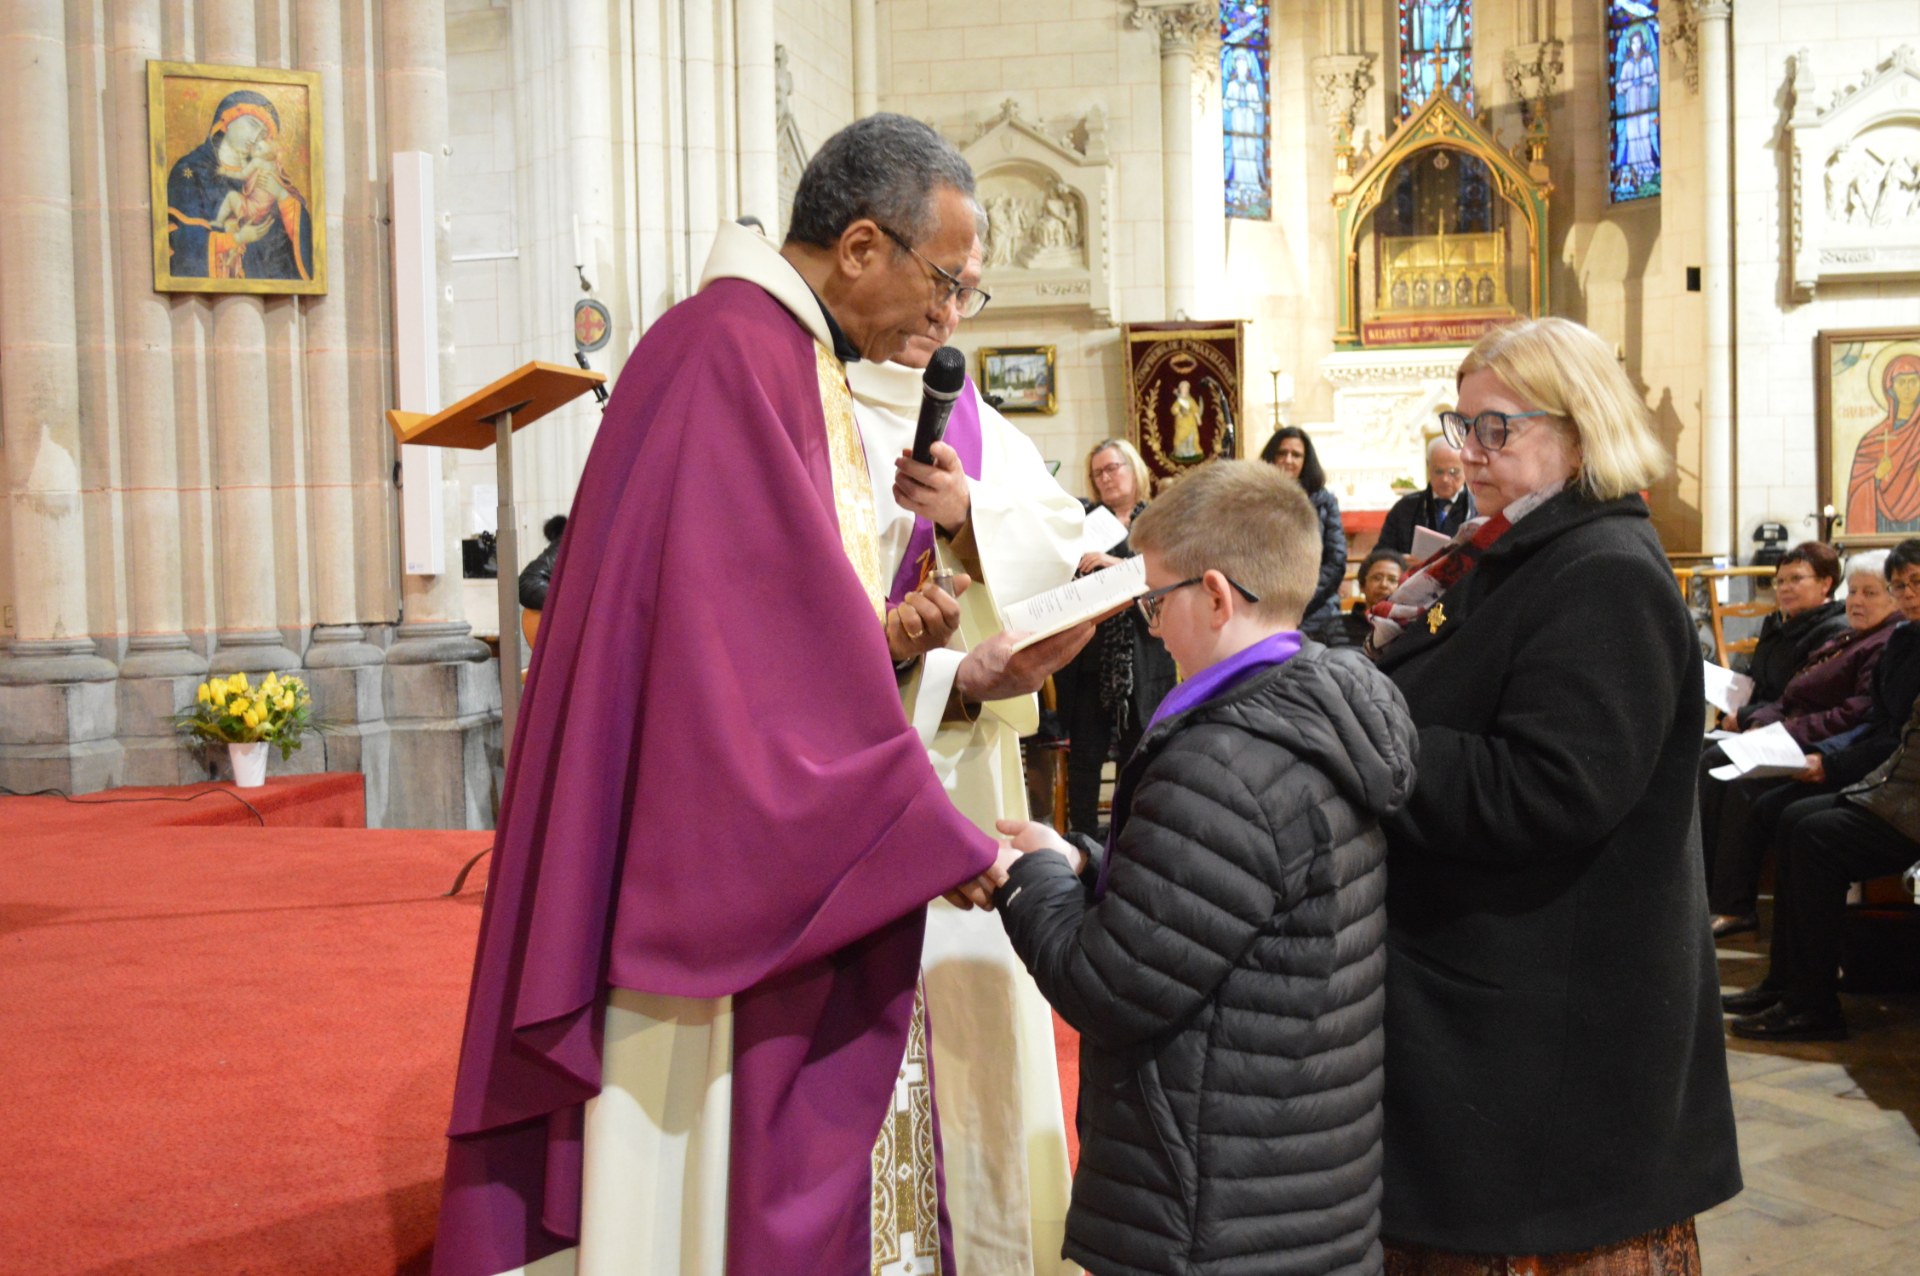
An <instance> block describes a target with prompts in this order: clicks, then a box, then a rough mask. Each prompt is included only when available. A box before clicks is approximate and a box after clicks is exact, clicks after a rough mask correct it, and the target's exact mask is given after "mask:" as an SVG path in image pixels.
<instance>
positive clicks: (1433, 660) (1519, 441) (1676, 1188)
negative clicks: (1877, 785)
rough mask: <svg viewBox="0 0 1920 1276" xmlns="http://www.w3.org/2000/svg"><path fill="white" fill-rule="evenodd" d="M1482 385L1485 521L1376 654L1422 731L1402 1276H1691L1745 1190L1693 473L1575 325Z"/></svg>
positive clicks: (1405, 908)
mask: <svg viewBox="0 0 1920 1276" xmlns="http://www.w3.org/2000/svg"><path fill="white" fill-rule="evenodd" d="M1458 384H1459V411H1458V412H1449V413H1444V414H1442V418H1441V420H1442V425H1443V428H1444V429H1445V431H1446V433H1447V436H1448V439H1449V441H1450V442H1452V443H1454V444H1455V445H1456V446H1457V447H1459V448H1460V449H1461V454H1462V458H1463V461H1464V464H1465V467H1466V471H1467V479H1468V483H1469V485H1470V486H1471V487H1472V489H1473V495H1474V500H1475V503H1476V504H1477V506H1478V509H1479V516H1478V517H1476V518H1475V519H1473V520H1472V521H1470V522H1469V523H1468V524H1467V525H1466V526H1465V527H1464V528H1462V530H1461V532H1460V533H1459V534H1458V535H1457V536H1456V538H1455V540H1454V543H1453V546H1452V547H1451V548H1450V549H1449V550H1448V551H1446V552H1445V553H1443V554H1442V555H1440V556H1438V557H1437V558H1436V559H1435V561H1433V562H1432V563H1430V564H1428V565H1427V566H1426V567H1425V568H1423V569H1422V570H1421V571H1419V572H1416V573H1415V574H1414V575H1412V576H1410V577H1409V578H1407V580H1406V581H1405V582H1403V583H1402V584H1401V586H1400V588H1399V589H1398V590H1396V591H1395V593H1394V595H1393V597H1392V598H1391V599H1390V603H1391V610H1392V619H1393V620H1394V621H1395V622H1396V623H1397V624H1398V626H1399V628H1398V632H1397V635H1393V636H1389V637H1388V638H1387V640H1386V641H1384V642H1383V641H1381V637H1382V635H1381V633H1380V632H1379V631H1378V630H1376V634H1375V640H1374V649H1375V651H1376V654H1377V657H1378V659H1379V662H1380V668H1381V669H1382V670H1383V671H1384V672H1386V673H1387V675H1388V676H1389V677H1391V678H1392V679H1393V681H1394V683H1395V684H1396V685H1397V686H1398V687H1399V688H1400V689H1401V691H1402V693H1404V694H1405V696H1406V698H1407V704H1408V708H1409V710H1410V711H1411V713H1412V715H1413V720H1414V723H1415V724H1416V725H1417V726H1418V727H1419V729H1420V772H1419V778H1418V782H1417V784H1416V786H1415V789H1414V795H1413V799H1412V801H1411V802H1410V803H1409V804H1408V806H1407V808H1406V809H1405V810H1404V811H1402V812H1401V813H1400V814H1399V815H1397V816H1394V817H1393V818H1392V819H1391V820H1389V821H1388V823H1387V836H1388V848H1389V850H1388V869H1387V877H1388V896H1387V922H1388V938H1387V945H1388V975H1387V1093H1386V1115H1387V1136H1386V1169H1385V1176H1384V1177H1385V1201H1384V1205H1383V1216H1382V1231H1383V1233H1384V1235H1385V1236H1386V1238H1387V1240H1388V1251H1387V1272H1388V1274H1389V1276H1454V1274H1455V1273H1467V1272H1473V1273H1478V1272H1483V1271H1486V1270H1490V1268H1488V1267H1487V1266H1486V1263H1487V1262H1488V1260H1489V1256H1494V1258H1495V1261H1497V1259H1498V1257H1499V1256H1505V1257H1507V1258H1511V1259H1514V1260H1521V1259H1526V1260H1533V1262H1532V1265H1531V1266H1529V1267H1528V1270H1530V1271H1534V1270H1537V1271H1539V1272H1541V1273H1545V1274H1549V1276H1572V1274H1574V1273H1598V1272H1613V1271H1616V1270H1618V1271H1628V1270H1631V1271H1634V1272H1637V1273H1645V1274H1646V1276H1695V1274H1697V1273H1698V1271H1699V1251H1698V1243H1697V1241H1696V1239H1695V1236H1694V1227H1693V1216H1694V1215H1695V1214H1697V1213H1699V1212H1700V1211H1702V1210H1705V1209H1707V1208H1709V1207H1710V1206H1713V1205H1716V1204H1718V1203H1719V1202H1721V1201H1724V1200H1726V1199H1727V1198H1728V1197H1730V1196H1732V1195H1733V1194H1734V1193H1736V1192H1738V1191H1739V1190H1740V1169H1739V1162H1738V1156H1737V1152H1736V1149H1735V1144H1734V1126H1733V1108H1732V1100H1731V1096H1730V1094H1729V1090H1728V1085H1727V1067H1726V1054H1725V1046H1724V1044H1723V1039H1722V1036H1721V1027H1720V1006H1719V980H1718V976H1717V974H1716V971H1715V966H1714V953H1713V944H1712V940H1711V938H1710V936H1709V934H1708V929H1707V901H1706V893H1705V889H1704V883H1703V882H1702V880H1701V874H1700V870H1699V867H1698V865H1699V854H1700V852H1699V848H1698V843H1697V841H1695V840H1694V839H1695V837H1696V834H1695V815H1694V771H1695V767H1696V766H1697V764H1698V761H1699V757H1700V705H1701V666H1700V651H1699V647H1698V646H1697V644H1696V640H1695V637H1694V632H1693V626H1692V623H1691V621H1690V620H1689V618H1688V616H1687V612H1686V608H1685V606H1684V605H1683V603H1682V601H1681V599H1680V595H1679V591H1678V590H1676V589H1675V588H1674V584H1673V577H1672V575H1671V573H1670V570H1669V568H1668V565H1667V562H1666V558H1665V555H1664V554H1663V552H1662V550H1661V547H1660V542H1659V540H1658V539H1657V538H1656V537H1655V535H1654V533H1653V529H1652V527H1651V526H1650V525H1649V522H1648V518H1647V508H1646V506H1645V504H1644V503H1643V502H1642V501H1641V499H1640V497H1639V496H1638V495H1637V493H1638V492H1639V490H1640V489H1642V488H1645V487H1647V486H1649V485H1650V484H1651V483H1652V482H1654V481H1655V480H1656V479H1657V478H1658V477H1659V476H1660V475H1661V474H1662V473H1663V472H1664V471H1665V470H1666V468H1667V465H1668V459H1667V455H1666V452H1665V450H1664V449H1663V448H1662V447H1661V446H1660V444H1659V443H1658V442H1657V440H1656V439H1655V437H1654V434H1653V430H1652V425H1651V421H1650V419H1649V416H1648V413H1647V410H1646V408H1645V407H1644V405H1643V404H1642V403H1641V402H1640V400H1639V398H1638V396H1637V395H1636V394H1635V393H1634V391H1633V387H1632V386H1631V385H1630V384H1629V383H1628V381H1627V378H1626V375H1625V374H1624V373H1623V372H1622V371H1621V369H1620V366H1619V364H1618V363H1617V362H1616V361H1615V359H1614V357H1613V352H1612V350H1611V348H1610V347H1609V346H1608V345H1607V344H1606V343H1605V342H1604V341H1602V340H1601V339H1600V338H1599V337H1597V336H1595V335H1594V334H1593V333H1591V332H1589V331H1588V330H1586V329H1585V328H1582V327H1580V326H1579V325H1578V324H1574V323H1571V322H1569V321H1567V320H1563V319H1539V320H1529V321H1524V322H1522V323H1519V324H1516V325H1513V326H1511V327H1508V328H1505V329H1501V330H1499V331H1497V332H1493V333H1490V334H1488V335H1487V336H1486V337H1484V338H1482V340H1481V341H1480V343H1479V344H1478V345H1476V346H1475V347H1474V349H1473V351H1472V352H1471V353H1470V354H1469V355H1468V356H1467V358H1466V361H1465V362H1464V363H1462V364H1461V367H1460V373H1459V378H1458ZM1491 1270H1512V1268H1511V1267H1504V1268H1494V1269H1491Z"/></svg>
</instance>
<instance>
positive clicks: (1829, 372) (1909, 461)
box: [1814, 328, 1920, 549]
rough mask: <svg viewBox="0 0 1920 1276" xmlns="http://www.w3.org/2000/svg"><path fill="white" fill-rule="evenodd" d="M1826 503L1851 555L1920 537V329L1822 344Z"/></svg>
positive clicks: (1839, 335) (1857, 334) (1857, 331)
mask: <svg viewBox="0 0 1920 1276" xmlns="http://www.w3.org/2000/svg"><path fill="white" fill-rule="evenodd" d="M1814 347H1815V351H1816V355H1815V364H1814V372H1815V374H1816V377H1815V384H1816V386H1817V392H1816V395H1817V397H1816V399H1815V409H1816V416H1817V422H1818V426H1819V434H1818V442H1819V455H1820V501H1821V504H1822V505H1829V506H1832V507H1834V511H1835V513H1837V514H1838V515H1839V516H1840V527H1839V530H1838V531H1837V532H1836V534H1835V539H1836V540H1838V541H1840V542H1842V543H1844V544H1845V545H1846V546H1847V548H1848V549H1859V548H1865V547H1869V546H1874V545H1893V544H1896V543H1898V542H1899V541H1901V540H1904V539H1906V538H1907V537H1909V536H1912V535H1914V534H1916V532H1920V328H1850V329H1844V330H1840V331H1831V330H1830V331H1826V332H1822V333H1820V334H1819V335H1818V336H1816V337H1815V339H1814Z"/></svg>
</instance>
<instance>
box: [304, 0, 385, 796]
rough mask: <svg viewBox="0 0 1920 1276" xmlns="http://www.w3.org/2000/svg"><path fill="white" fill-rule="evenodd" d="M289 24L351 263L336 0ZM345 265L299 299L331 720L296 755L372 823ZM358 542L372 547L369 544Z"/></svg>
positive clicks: (335, 223)
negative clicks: (353, 788)
mask: <svg viewBox="0 0 1920 1276" xmlns="http://www.w3.org/2000/svg"><path fill="white" fill-rule="evenodd" d="M293 17H294V32H295V39H296V41H297V47H298V48H299V51H300V65H301V66H302V67H303V68H304V69H306V70H309V71H317V72H318V73H319V75H320V109H321V113H322V129H323V133H324V136H325V137H327V138H328V139H329V140H330V143H331V144H330V145H329V146H328V147H327V154H326V157H325V162H326V207H325V208H318V209H315V210H314V217H315V219H316V220H322V219H324V222H325V225H326V231H327V242H328V243H329V244H330V245H333V260H334V261H335V262H336V263H340V262H345V261H349V260H351V259H350V258H347V257H346V256H344V254H343V253H342V246H343V245H344V244H345V243H346V200H347V182H348V167H347V144H346V143H347V131H346V101H347V85H346V75H345V61H346V56H345V51H344V41H343V33H342V29H341V13H340V5H339V4H338V3H337V0H297V3H296V5H295V8H294V15H293ZM346 273H347V272H346V271H343V270H341V269H339V268H338V267H337V266H336V268H335V270H334V273H333V292H332V293H331V294H330V295H328V296H322V297H313V298H310V299H308V300H307V302H306V325H305V356H306V357H305V374H306V383H305V393H306V399H307V519H308V524H307V527H308V552H309V554H310V561H309V564H308V566H309V570H310V572H311V579H312V581H313V612H314V615H313V618H314V621H315V624H314V628H313V642H312V645H311V646H309V647H308V648H307V670H308V672H307V675H306V678H307V684H308V686H309V688H310V689H311V690H312V692H313V703H314V713H315V716H316V717H319V718H321V719H323V720H324V721H326V722H327V723H328V724H329V730H328V731H327V733H326V734H325V735H323V736H320V737H317V738H316V739H313V740H311V741H310V742H309V743H308V744H307V745H306V747H305V749H304V750H303V752H304V753H308V754H314V755H317V756H318V758H319V759H320V764H321V766H322V767H323V768H324V769H325V770H328V771H359V772H361V773H362V774H364V775H365V776H366V779H367V815H368V820H369V822H370V823H373V824H376V825H377V824H380V823H383V822H384V819H383V817H384V814H385V807H386V778H387V772H388V770H389V767H390V765H391V757H390V752H389V748H388V745H389V737H388V733H387V727H386V708H385V705H384V703H383V692H384V685H383V681H384V680H383V677H382V671H381V670H380V668H379V666H380V665H381V664H382V663H383V661H384V660H385V656H384V655H383V654H382V652H381V651H380V649H379V648H378V647H376V646H374V645H373V644H372V643H370V642H368V641H367V634H366V630H365V629H363V628H362V627H361V625H360V623H359V622H360V616H361V611H360V605H359V586H358V579H357V578H358V575H359V571H358V566H357V560H358V558H359V555H360V554H361V553H362V552H363V550H362V547H361V546H360V545H359V544H358V543H357V542H356V536H355V533H356V528H355V521H354V510H353V503H354V482H353V446H354V438H353V433H354V427H355V422H356V419H357V418H356V417H355V414H354V410H353V404H352V401H351V393H350V384H351V381H352V373H351V368H350V362H351V359H350V355H349V353H348V350H349V344H350V338H349V335H348V331H347V318H348V313H347V312H348V307H349V304H350V303H349V301H348V294H349V292H350V290H351V285H350V284H349V283H348V282H347V278H346ZM368 548H371V547H370V546H369V547H368Z"/></svg>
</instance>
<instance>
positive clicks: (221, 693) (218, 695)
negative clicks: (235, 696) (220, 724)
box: [213, 682, 227, 709]
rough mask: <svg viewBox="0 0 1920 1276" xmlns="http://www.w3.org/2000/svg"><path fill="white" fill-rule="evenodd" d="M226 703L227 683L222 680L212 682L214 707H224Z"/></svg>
mask: <svg viewBox="0 0 1920 1276" xmlns="http://www.w3.org/2000/svg"><path fill="white" fill-rule="evenodd" d="M226 704H227V684H226V683H224V682H216V683H214V684H213V707H214V708H216V709H223V708H225V707H226Z"/></svg>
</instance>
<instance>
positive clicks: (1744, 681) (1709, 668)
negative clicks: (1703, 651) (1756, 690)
mask: <svg viewBox="0 0 1920 1276" xmlns="http://www.w3.org/2000/svg"><path fill="white" fill-rule="evenodd" d="M1701 665H1702V666H1703V667H1704V670H1705V672H1704V674H1703V677H1704V680H1705V682H1706V684H1707V703H1708V704H1710V705H1712V706H1713V707H1714V708H1716V709H1718V710H1719V711H1720V712H1722V713H1735V712H1737V711H1739V710H1741V709H1744V708H1745V707H1746V705H1747V702H1748V701H1749V700H1751V699H1753V679H1751V678H1749V677H1747V675H1745V674H1743V673H1735V672H1734V671H1733V670H1731V669H1723V668H1721V667H1720V665H1719V664H1718V663H1716V662H1714V661H1712V660H1703V661H1701Z"/></svg>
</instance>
